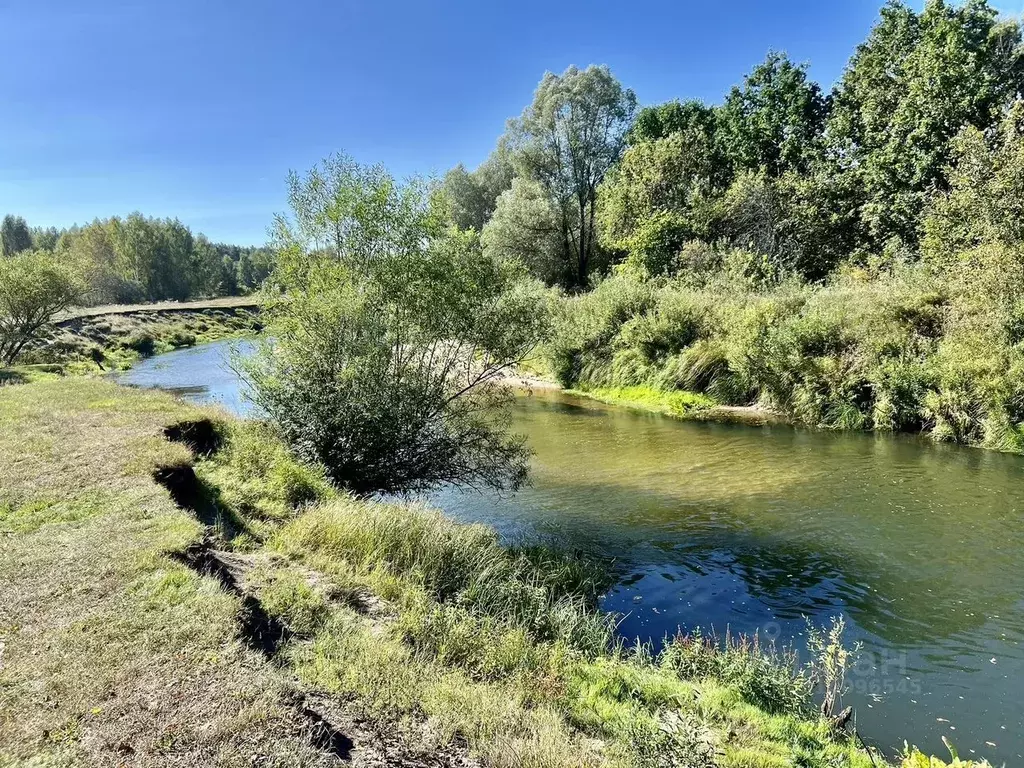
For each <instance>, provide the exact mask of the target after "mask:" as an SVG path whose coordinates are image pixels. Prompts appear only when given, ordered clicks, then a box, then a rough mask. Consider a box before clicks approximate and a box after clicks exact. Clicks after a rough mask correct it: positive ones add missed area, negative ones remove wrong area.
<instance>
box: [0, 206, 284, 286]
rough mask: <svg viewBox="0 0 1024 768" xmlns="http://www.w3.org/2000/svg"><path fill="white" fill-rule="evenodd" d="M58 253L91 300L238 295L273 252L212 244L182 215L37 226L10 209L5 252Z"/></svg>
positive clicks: (2, 227)
mask: <svg viewBox="0 0 1024 768" xmlns="http://www.w3.org/2000/svg"><path fill="white" fill-rule="evenodd" d="M27 251H43V252H46V253H49V254H52V257H53V259H54V261H56V262H57V263H59V264H62V265H63V266H66V267H68V268H69V269H70V270H71V271H73V272H74V273H75V274H77V275H79V276H80V278H81V282H82V285H83V293H82V294H81V302H82V303H85V304H131V303H137V302H145V301H164V300H168V299H174V300H178V301H184V300H187V299H197V298H206V297H210V296H236V295H241V294H246V293H249V292H251V291H253V290H254V289H256V288H258V287H259V286H260V284H261V283H262V282H263V280H264V279H266V277H267V275H269V274H270V271H271V269H272V267H273V262H274V258H273V251H271V250H270V249H269V248H260V247H255V246H239V245H230V244H228V243H213V242H210V240H209V239H208V238H207V237H206V236H205V235H203V234H193V233H192V230H191V229H189V228H188V227H187V226H185V225H184V224H182V223H181V222H180V221H178V220H177V219H157V218H151V217H148V216H143V215H142V214H141V213H132V214H130V215H128V216H125V217H124V218H120V217H118V216H113V217H111V218H109V219H97V220H96V221H94V222H92V223H91V224H87V225H85V226H77V225H76V226H73V227H69V228H68V229H57V228H56V227H48V228H43V227H32V226H29V224H28V223H27V222H26V221H25V219H24V218H22V217H20V216H15V215H11V214H8V215H7V216H5V217H4V219H3V223H2V224H0V255H2V256H8V257H9V256H14V255H16V254H19V253H23V252H27Z"/></svg>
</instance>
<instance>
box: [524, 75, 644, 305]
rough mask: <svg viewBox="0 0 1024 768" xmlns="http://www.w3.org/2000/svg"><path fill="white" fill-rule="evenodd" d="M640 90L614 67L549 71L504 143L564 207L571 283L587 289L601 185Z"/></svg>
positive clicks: (562, 220)
mask: <svg viewBox="0 0 1024 768" xmlns="http://www.w3.org/2000/svg"><path fill="white" fill-rule="evenodd" d="M635 112H636V95H635V94H634V93H633V92H632V91H631V90H628V89H625V88H623V87H622V85H621V84H620V83H619V81H618V80H616V79H615V77H614V76H613V75H612V73H611V71H610V70H609V69H608V67H604V66H602V67H597V66H591V67H588V68H587V69H585V70H580V69H577V68H576V67H569V68H568V69H567V70H566V71H565V72H563V73H562V74H561V75H554V74H552V73H550V72H549V73H547V74H546V75H544V79H543V80H541V82H540V85H539V86H538V87H537V91H536V93H535V94H534V98H533V103H532V104H531V105H530V106H529V107H527V108H526V110H525V111H524V112H523V114H522V115H521V116H520V117H519V118H518V119H514V120H510V121H509V130H508V132H507V134H506V141H507V142H508V146H509V148H510V151H511V153H512V158H513V161H514V163H515V166H516V169H517V170H518V172H519V175H521V176H524V177H525V178H527V179H530V180H532V181H535V182H537V183H539V184H540V185H541V186H542V187H543V188H544V190H545V191H546V192H547V194H548V196H549V198H550V199H551V201H552V204H553V205H554V206H555V208H556V210H557V211H558V215H559V219H560V223H559V225H560V228H561V235H562V237H561V242H562V253H563V255H562V258H563V260H564V262H565V263H566V270H565V271H566V272H567V274H568V275H569V276H570V279H569V281H568V285H569V286H571V287H576V288H580V287H584V286H586V285H587V279H588V276H589V273H590V269H591V266H592V264H593V262H594V261H595V257H596V255H597V253H598V242H597V237H596V227H595V220H596V217H597V188H598V185H600V183H601V181H602V180H603V179H604V177H605V174H606V173H607V172H608V171H609V169H610V168H612V166H614V165H615V163H616V162H618V160H619V157H620V156H621V154H622V151H623V149H624V148H625V144H626V132H627V130H628V129H629V126H630V124H631V122H632V120H633V115H634V113H635Z"/></svg>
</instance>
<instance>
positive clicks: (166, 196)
mask: <svg viewBox="0 0 1024 768" xmlns="http://www.w3.org/2000/svg"><path fill="white" fill-rule="evenodd" d="M921 2H922V0H918V2H917V4H918V5H920V3H921ZM1020 3H1021V0H1004V4H1003V6H1002V7H1003V8H1004V10H1007V11H1011V12H1012V11H1019V10H1020V8H1015V7H1013V6H1014V4H1016V5H1020ZM880 6H881V0H839V1H837V2H826V1H824V0H776V1H775V2H766V0H731V2H722V3H718V2H696V1H693V0H662V1H660V2H653V1H651V2H632V3H627V2H622V0H617V1H616V2H605V1H604V0H598V1H595V2H587V3H579V2H577V3H559V2H552V1H550V0H518V1H517V2H494V1H493V0H466V1H465V2H455V1H453V0H431V1H429V2H423V1H422V0H421V1H420V2H415V1H414V0H400V1H395V2H387V1H383V0H321V1H320V2H314V1H313V0H275V1H274V2H271V1H270V0H244V1H243V0H173V1H172V0H134V1H132V2H128V1H127V0H87V1H86V0H0V29H3V30H4V42H3V45H2V46H0V94H2V98H3V118H2V119H0V213H5V212H11V213H17V214H21V215H23V216H25V217H26V218H27V219H28V221H29V223H30V224H32V225H43V226H49V225H57V226H66V225H69V224H72V223H74V222H85V221H89V220H91V219H93V218H95V217H97V216H100V217H105V216H109V215H113V214H119V215H123V214H126V213H129V212H131V211H133V210H140V211H142V212H143V213H145V214H148V215H155V216H172V217H178V218H180V219H181V220H182V221H183V222H185V223H186V224H188V225H189V226H191V227H192V228H193V229H194V230H197V231H202V232H205V233H206V234H207V235H209V236H210V237H211V238H213V239H215V240H225V241H230V242H239V243H262V242H263V241H264V239H265V233H266V228H267V225H268V224H269V223H270V218H271V215H272V214H273V213H274V212H275V211H280V210H283V209H284V208H285V200H284V179H285V175H286V173H287V171H288V170H289V169H291V168H294V169H297V170H305V169H307V168H308V167H309V166H310V165H312V164H313V163H314V162H316V161H317V160H318V159H319V158H321V157H322V156H324V155H325V154H327V153H329V152H332V151H335V150H345V151H347V152H349V153H350V154H352V155H354V156H355V157H356V158H357V159H359V160H361V161H364V162H378V161H379V162H382V163H384V164H385V165H387V166H388V167H389V168H391V169H392V170H393V171H394V172H395V173H397V174H399V175H406V174H409V173H431V172H439V173H440V172H443V171H444V170H446V169H447V168H448V167H450V166H452V165H454V164H455V163H457V162H460V161H461V162H464V163H466V164H467V165H469V166H474V165H476V164H477V163H479V162H480V161H481V160H482V159H483V158H484V157H486V155H487V153H488V152H489V151H490V149H491V147H492V146H493V144H494V141H495V139H496V138H497V136H498V135H500V134H501V132H502V129H503V126H504V122H505V119H506V118H507V117H509V116H511V115H515V114H518V113H519V112H520V111H521V110H522V108H523V107H524V106H525V105H526V104H527V103H528V102H529V101H530V98H531V94H532V92H533V89H534V87H535V86H536V84H537V81H538V80H539V79H540V77H541V75H542V74H543V73H544V71H545V70H551V71H555V72H561V71H562V70H563V69H565V67H567V66H568V65H570V64H577V65H579V66H585V65H587V64H591V63H598V64H608V65H609V66H611V68H612V70H613V71H614V73H615V74H616V75H617V76H618V77H619V79H620V80H621V81H622V82H623V83H624V84H625V85H627V86H629V87H631V88H633V89H634V90H635V91H636V93H637V95H638V97H639V99H640V101H641V103H644V104H649V103H656V102H660V101H665V100H667V99H670V98H674V97H683V98H687V97H698V98H703V99H706V100H709V101H717V100H719V99H720V98H721V97H722V95H723V94H724V93H725V92H726V91H727V90H728V88H729V87H730V86H731V85H733V84H734V83H736V82H738V81H739V80H740V78H741V77H742V75H743V74H744V73H745V72H747V71H748V70H749V69H750V68H751V67H752V66H753V65H755V64H756V63H757V62H758V61H760V60H761V59H762V58H763V57H764V55H765V53H766V52H767V51H768V50H769V49H770V48H775V49H779V50H784V51H786V52H788V53H789V54H790V56H791V57H792V58H794V59H796V60H798V61H805V62H808V63H809V64H810V66H811V73H812V75H813V76H814V77H815V78H816V79H817V80H819V81H820V82H821V83H822V84H823V85H825V86H826V87H827V86H830V85H831V84H832V83H833V81H834V80H835V79H836V78H837V77H838V76H839V74H840V73H841V71H842V68H843V65H844V64H845V62H846V60H847V58H848V57H849V55H850V53H851V52H852V50H853V48H854V46H855V45H856V44H857V43H858V42H859V41H861V40H862V39H863V38H864V37H865V36H866V34H867V33H868V31H869V29H870V28H871V25H872V24H873V22H874V20H875V18H876V17H877V13H878V9H879V7H880Z"/></svg>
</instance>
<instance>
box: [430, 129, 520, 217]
mask: <svg viewBox="0 0 1024 768" xmlns="http://www.w3.org/2000/svg"><path fill="white" fill-rule="evenodd" d="M514 175H515V170H514V168H513V167H512V162H511V159H510V157H509V153H508V149H507V147H506V146H505V144H504V142H501V143H499V144H498V148H497V149H495V150H494V152H492V153H491V156H490V157H488V158H487V160H485V161H484V162H483V163H482V164H481V165H480V167H479V168H477V169H476V170H475V171H473V172H469V171H467V170H466V167H465V166H464V165H461V164H460V165H457V166H455V167H454V168H452V169H451V170H450V171H448V173H447V174H445V177H444V181H443V182H442V187H443V189H444V191H445V194H447V195H448V198H449V203H450V205H451V207H452V218H453V219H454V220H455V223H456V224H458V225H459V227H461V228H462V229H475V230H477V231H478V232H480V231H482V230H483V228H484V225H485V224H486V223H487V221H488V220H489V219H490V218H491V215H492V214H493V213H494V209H495V206H496V205H497V201H498V197H499V196H500V195H501V193H502V192H504V191H505V190H507V189H509V188H510V187H511V186H512V178H513V176H514Z"/></svg>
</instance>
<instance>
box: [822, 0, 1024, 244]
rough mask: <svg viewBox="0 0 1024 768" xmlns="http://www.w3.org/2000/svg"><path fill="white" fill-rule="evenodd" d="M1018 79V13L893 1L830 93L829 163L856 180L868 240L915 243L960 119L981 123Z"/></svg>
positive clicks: (1022, 71)
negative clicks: (1003, 15) (1002, 17)
mask: <svg viewBox="0 0 1024 768" xmlns="http://www.w3.org/2000/svg"><path fill="white" fill-rule="evenodd" d="M1022 88H1024V52H1022V47H1021V30H1020V27H1019V25H1018V24H1017V22H1013V21H998V20H997V13H996V11H995V10H994V9H993V8H992V7H991V6H989V5H988V3H987V2H986V1H985V0H967V1H966V2H964V3H963V4H961V5H952V4H949V3H947V2H944V0H928V2H927V3H926V5H925V8H924V11H923V12H921V13H920V14H918V13H916V12H915V11H914V10H913V9H911V8H909V7H908V6H907V5H905V4H903V3H901V2H897V1H896V0H891V1H890V2H889V3H888V4H887V5H886V6H885V7H884V8H883V9H882V12H881V18H880V20H879V22H878V24H876V25H875V27H874V29H873V30H872V31H871V35H870V36H869V37H868V39H867V40H866V41H865V42H864V43H863V44H861V45H860V46H859V47H858V48H857V51H856V52H855V53H854V55H853V57H852V58H851V60H850V63H849V65H848V66H847V68H846V71H845V73H844V74H843V78H842V80H841V82H840V84H839V86H838V87H837V89H836V93H835V95H834V102H835V103H834V108H833V112H832V115H831V118H830V120H829V125H828V130H827V135H828V138H829V145H830V147H829V149H830V156H831V157H832V158H833V160H834V162H835V163H836V172H841V173H847V174H850V175H852V176H853V178H854V179H855V184H854V185H851V186H855V187H856V188H858V189H859V190H860V191H859V196H860V206H859V207H860V210H861V213H862V217H863V220H864V224H865V226H866V228H867V232H868V236H869V238H870V241H869V243H868V245H869V246H870V247H873V248H880V247H882V246H884V245H885V244H886V243H887V242H890V241H895V242H898V243H902V244H904V245H907V246H914V245H916V244H917V241H918V238H919V236H920V222H921V218H922V212H923V209H924V206H925V204H926V200H927V197H928V195H929V191H930V189H931V188H932V187H933V186H936V185H938V186H939V187H944V186H945V184H946V181H945V177H944V169H945V168H946V167H947V166H948V164H949V162H950V159H951V158H952V142H953V139H954V137H955V136H956V135H957V134H958V132H959V131H960V129H961V128H963V127H964V126H974V127H975V128H978V129H980V130H987V129H989V128H990V127H992V126H993V125H995V124H996V122H998V120H999V117H1000V114H1001V112H1002V110H1003V107H1004V106H1005V105H1006V104H1007V103H1008V102H1009V101H1010V100H1012V99H1013V98H1015V97H1016V96H1018V95H1019V94H1021V92H1022Z"/></svg>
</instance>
